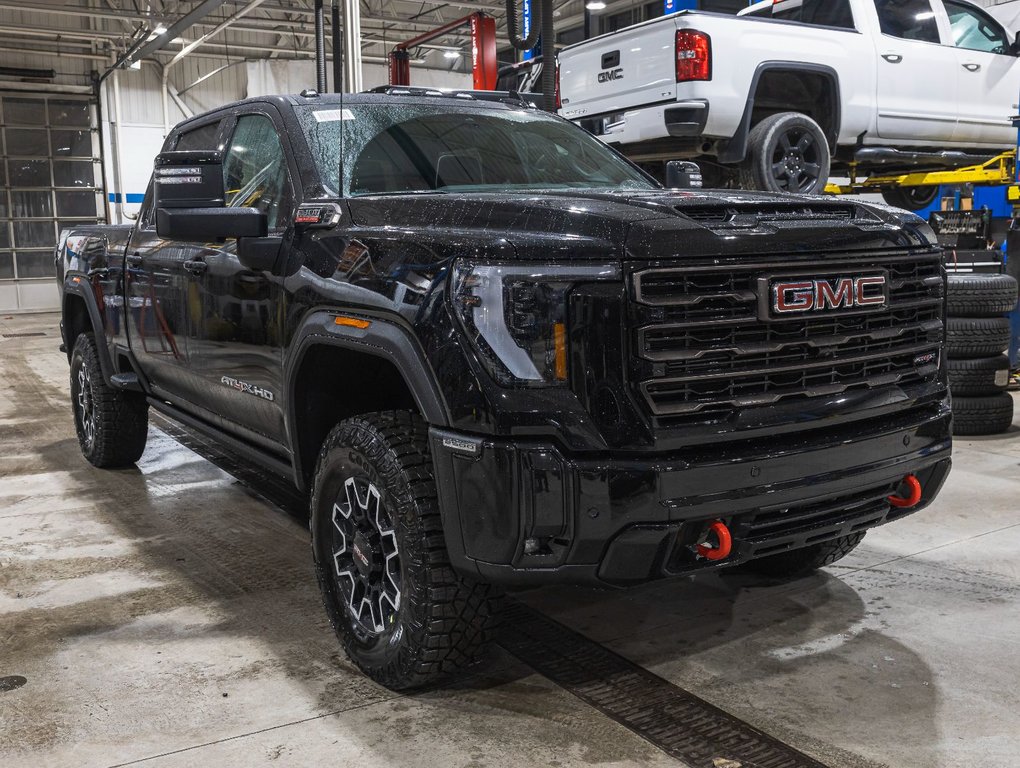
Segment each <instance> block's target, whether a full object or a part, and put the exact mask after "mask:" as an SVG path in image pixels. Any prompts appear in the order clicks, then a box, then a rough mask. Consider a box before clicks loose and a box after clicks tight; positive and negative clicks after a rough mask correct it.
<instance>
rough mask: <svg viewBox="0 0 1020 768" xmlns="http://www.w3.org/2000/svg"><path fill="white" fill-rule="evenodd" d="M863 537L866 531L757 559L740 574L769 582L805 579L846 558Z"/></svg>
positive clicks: (744, 566) (751, 561)
mask: <svg viewBox="0 0 1020 768" xmlns="http://www.w3.org/2000/svg"><path fill="white" fill-rule="evenodd" d="M864 534H865V531H860V532H859V533H852V534H850V535H849V536H841V537H840V538H838V539H833V540H832V541H823V542H821V543H819V544H812V545H811V546H810V547H803V548H801V549H793V550H790V551H789V552H780V553H778V554H775V555H766V556H765V557H759V558H757V559H755V560H749V561H748V562H746V563H744V564H743V566H742V570H745V571H748V572H750V573H756V574H758V575H760V576H767V577H769V578H772V579H796V578H799V577H801V576H807V575H808V574H809V573H811V572H813V571H817V570H818V569H819V568H824V567H825V566H827V565H832V564H833V563H834V562H836V561H837V560H842V559H843V558H844V557H846V556H847V555H849V554H850V553H851V552H853V551H854V549H856V548H857V545H858V544H860V543H861V540H862V539H863V538H864Z"/></svg>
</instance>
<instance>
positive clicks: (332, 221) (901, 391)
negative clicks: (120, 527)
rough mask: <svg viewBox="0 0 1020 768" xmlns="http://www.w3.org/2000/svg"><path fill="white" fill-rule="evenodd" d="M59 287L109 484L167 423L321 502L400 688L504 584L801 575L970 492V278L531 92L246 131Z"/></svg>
mask: <svg viewBox="0 0 1020 768" xmlns="http://www.w3.org/2000/svg"><path fill="white" fill-rule="evenodd" d="M61 240H62V241H61V243H60V244H59V246H58V250H57V254H56V259H57V265H58V280H59V282H60V285H61V286H62V290H63V320H62V325H61V328H62V334H63V339H64V344H65V349H66V351H67V353H68V359H69V361H70V366H71V402H72V408H73V412H74V420H75V425H76V427H77V433H78V438H79V441H80V443H81V448H82V452H83V453H84V455H85V458H86V459H88V460H89V461H90V462H92V463H93V464H95V465H96V466H101V467H112V466H120V465H125V464H130V463H131V462H133V461H135V460H137V459H138V458H139V456H140V455H141V454H142V451H143V449H144V446H145V441H146V432H147V414H148V409H149V408H154V409H156V410H157V411H159V412H161V413H163V414H165V415H167V416H170V417H172V418H174V419H176V420H178V421H180V422H182V423H184V424H186V425H188V426H190V427H191V428H193V429H196V430H200V431H202V432H204V433H207V434H208V435H212V436H214V437H215V438H216V439H218V440H219V441H221V442H222V443H223V444H225V445H226V446H228V447H229V448H230V449H231V450H232V451H235V452H236V453H237V454H239V455H241V456H242V457H243V458H244V459H245V460H246V461H249V462H251V463H253V464H256V465H259V466H261V467H265V468H266V469H268V470H271V471H274V472H277V473H280V474H283V475H285V476H287V477H289V478H291V479H292V480H293V482H294V483H295V484H296V485H297V486H298V487H299V488H301V489H307V491H308V493H309V495H310V499H311V502H310V505H311V522H310V525H311V530H312V545H313V553H314V559H315V563H316V567H317V572H318V577H319V582H320V586H321V589H322V593H323V596H324V601H325V605H326V609H327V611H328V612H329V615H330V618H331V620H332V622H333V624H334V626H335V628H336V630H337V633H338V635H339V637H340V639H341V641H342V642H343V645H344V647H345V648H346V650H347V652H348V653H349V655H350V657H351V658H352V659H353V660H354V661H355V662H356V663H357V664H358V665H359V666H360V667H361V668H362V669H363V670H364V671H365V672H366V673H367V674H369V675H371V676H372V677H373V678H375V679H376V680H378V681H380V682H381V683H383V684H384V685H387V686H390V687H393V688H406V687H411V686H417V685H421V684H424V683H428V682H431V681H433V680H435V679H436V678H437V677H439V676H440V675H444V674H446V673H448V672H450V671H451V670H454V669H456V668H457V667H459V666H462V665H464V664H466V663H468V662H470V661H471V660H472V659H474V658H476V657H477V656H478V654H479V652H480V651H481V650H482V649H483V648H484V646H485V645H486V643H487V642H488V641H489V639H490V638H491V637H492V635H493V630H494V627H495V624H496V620H497V617H498V607H499V601H500V592H501V590H503V589H505V588H506V587H512V586H521V585H538V584H549V583H556V582H573V583H581V584H591V585H614V586H625V585H631V584H637V583H640V582H644V581H648V580H651V579H655V578H660V577H667V576H676V575H682V574H690V573H693V572H696V571H702V570H706V569H710V568H726V567H730V566H741V567H743V568H745V569H751V570H755V571H758V572H762V573H766V574H771V575H773V576H782V577H789V576H792V575H796V574H800V573H804V572H807V571H809V570H811V569H814V568H818V567H820V566H823V565H827V564H829V563H831V562H833V561H835V560H836V559H838V558H840V557H842V556H843V555H845V554H846V553H848V552H849V551H850V550H851V549H853V547H854V546H856V545H857V543H858V542H860V540H861V538H862V537H863V536H864V533H865V531H866V530H867V529H868V528H871V527H873V526H877V525H881V524H883V523H886V522H890V521H892V520H895V519H897V518H899V517H901V516H903V515H906V514H909V513H911V512H913V511H916V510H919V509H921V508H922V507H924V506H925V505H927V504H929V503H930V502H931V501H932V499H933V498H934V497H935V495H936V494H937V493H938V491H939V489H940V487H941V486H942V484H943V482H944V480H945V478H946V475H947V473H948V472H949V468H950V450H951V441H950V409H949V403H948V392H947V386H946V374H945V362H944V360H943V357H942V354H941V347H942V344H943V335H944V304H945V272H944V269H943V265H942V261H941V258H940V253H939V249H938V247H937V246H936V243H935V238H934V236H933V235H932V232H931V230H930V229H929V228H928V226H927V225H926V224H925V223H924V222H922V221H921V220H920V219H918V218H917V217H915V216H914V215H912V214H908V213H906V212H904V211H900V210H896V209H892V208H886V207H879V206H870V205H865V204H862V203H859V202H852V201H848V200H839V199H833V198H823V197H810V198H808V197H798V196H783V195H770V194H759V193H740V192H733V191H725V192H724V191H714V192H709V191H701V190H697V191H695V190H678V189H672V190H671V189H664V188H662V187H661V186H660V185H659V184H658V183H657V182H655V181H654V180H653V179H651V178H650V177H648V176H647V175H646V174H644V173H643V172H642V171H641V170H639V169H638V168H636V167H635V166H633V165H631V164H630V163H629V162H628V161H626V160H625V159H623V158H622V157H621V156H619V155H617V154H616V153H615V152H614V151H613V150H611V149H609V148H607V147H606V146H604V145H603V144H601V143H600V142H599V141H598V140H597V139H595V138H593V137H592V136H590V135H589V134H587V133H586V132H585V131H583V130H582V129H580V128H577V127H576V126H574V125H571V124H570V123H568V122H566V121H564V120H562V119H560V118H558V117H555V116H552V115H548V114H545V113H543V112H541V111H539V110H537V109H535V108H534V107H533V106H531V105H530V104H527V103H525V102H523V101H519V100H518V99H517V98H516V97H515V95H513V94H502V95H501V94H472V93H464V92H461V93H453V94H438V93H434V92H430V91H418V90H414V89H406V90H401V91H392V92H388V93H368V94H359V95H345V96H344V97H343V99H342V100H341V98H340V97H339V96H335V95H330V96H326V95H317V94H314V93H311V92H306V93H305V94H302V95H301V96H280V97H272V98H261V99H251V100H247V101H243V102H240V103H236V104H232V105H229V106H226V107H223V108H221V109H217V110H215V111H213V112H210V113H208V114H205V115H202V116H200V117H195V118H193V119H190V120H188V121H186V122H184V123H182V124H181V125H179V126H177V127H176V128H175V129H174V130H173V131H172V132H171V133H170V135H169V136H168V137H167V139H166V143H165V145H164V147H163V152H162V153H161V154H160V155H159V156H158V158H157V160H156V165H155V172H154V178H153V183H152V185H151V186H150V188H149V190H148V193H147V194H146V197H145V202H144V204H143V206H142V209H141V212H140V215H139V217H138V221H137V223H136V224H135V225H134V226H133V227H129V226H94V227H82V228H78V229H72V230H68V231H66V232H64V234H63V236H62V238H61Z"/></svg>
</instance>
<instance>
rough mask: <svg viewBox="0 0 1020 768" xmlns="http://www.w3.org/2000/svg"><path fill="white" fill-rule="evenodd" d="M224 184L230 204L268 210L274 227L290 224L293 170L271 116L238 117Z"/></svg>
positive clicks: (225, 159) (224, 161)
mask: <svg viewBox="0 0 1020 768" xmlns="http://www.w3.org/2000/svg"><path fill="white" fill-rule="evenodd" d="M223 184H224V188H225V190H226V193H227V205H228V206H233V207H238V208H241V207H249V206H250V207H252V208H258V209H259V210H260V211H264V212H265V213H266V215H267V216H268V217H269V228H270V229H273V228H275V227H277V226H284V225H285V224H286V219H288V218H289V217H290V214H291V211H292V209H293V207H294V198H293V195H292V193H291V186H290V174H289V172H288V171H287V160H286V157H285V155H284V153H283V145H282V144H281V143H280V136H279V135H278V134H277V132H276V127H275V126H274V125H273V121H272V120H270V119H269V118H268V117H265V116H264V115H244V116H243V117H241V118H240V119H239V120H238V121H237V127H236V128H235V129H234V137H233V139H231V141H230V148H229V149H228V150H227V154H226V155H225V156H224V158H223Z"/></svg>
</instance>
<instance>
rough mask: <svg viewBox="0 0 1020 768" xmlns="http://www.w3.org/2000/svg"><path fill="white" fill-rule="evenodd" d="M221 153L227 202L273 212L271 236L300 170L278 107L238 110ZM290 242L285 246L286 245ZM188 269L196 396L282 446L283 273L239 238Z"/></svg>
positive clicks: (228, 423)
mask: <svg viewBox="0 0 1020 768" xmlns="http://www.w3.org/2000/svg"><path fill="white" fill-rule="evenodd" d="M228 134H229V139H228V140H227V142H226V149H225V151H224V155H223V176H224V184H225V189H226V196H227V197H226V199H227V205H232V206H242V207H245V206H253V207H255V208H259V209H260V210H262V211H264V212H265V213H266V215H267V216H268V218H269V234H270V236H271V237H273V236H276V237H283V238H286V237H287V236H288V235H289V234H290V229H291V228H292V226H293V221H294V206H295V193H294V189H295V186H294V183H293V180H294V179H296V178H297V175H296V170H295V169H294V168H292V167H291V165H290V162H289V158H291V157H292V156H293V155H292V153H291V152H290V149H289V144H288V143H287V140H286V137H285V135H284V134H283V130H282V122H281V121H280V118H279V114H278V113H277V112H276V110H275V109H274V108H272V107H271V106H269V105H251V106H248V107H245V108H244V110H242V111H241V112H239V113H238V114H237V119H236V123H234V125H233V128H232V129H230V128H228ZM284 247H286V246H285V245H284ZM201 262H202V265H204V266H201V267H199V268H197V269H194V270H193V271H192V272H191V273H189V276H188V282H189V297H190V298H189V303H190V323H191V332H190V339H189V344H190V346H189V360H190V367H191V370H192V372H193V373H194V375H195V376H196V380H197V383H198V385H199V393H198V397H197V398H196V402H198V403H200V404H201V406H202V407H203V408H204V409H207V410H209V411H211V412H212V413H213V414H215V416H216V417H218V419H219V424H220V426H222V427H225V428H227V429H236V428H237V427H241V428H242V429H244V430H247V431H245V432H243V434H244V436H245V437H246V438H248V439H251V440H255V441H256V442H261V443H262V445H263V447H266V448H270V449H278V448H279V446H280V444H281V443H282V442H283V440H284V421H283V405H284V404H283V400H282V392H283V382H282V377H283V349H282V335H283V323H284V311H285V306H286V302H285V301H284V289H283V278H280V277H276V276H273V275H271V274H269V273H268V272H255V271H252V270H250V269H247V268H246V267H244V266H243V265H242V264H241V262H240V261H239V260H238V258H237V241H236V240H227V241H226V242H225V243H222V244H220V245H218V246H215V247H213V246H212V244H210V245H209V246H208V247H207V248H206V250H205V252H204V253H203V254H202V256H201Z"/></svg>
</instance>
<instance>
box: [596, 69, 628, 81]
mask: <svg viewBox="0 0 1020 768" xmlns="http://www.w3.org/2000/svg"><path fill="white" fill-rule="evenodd" d="M610 80H623V67H617V68H616V69H607V70H606V71H604V72H599V82H600V83H608V82H609V81H610Z"/></svg>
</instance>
